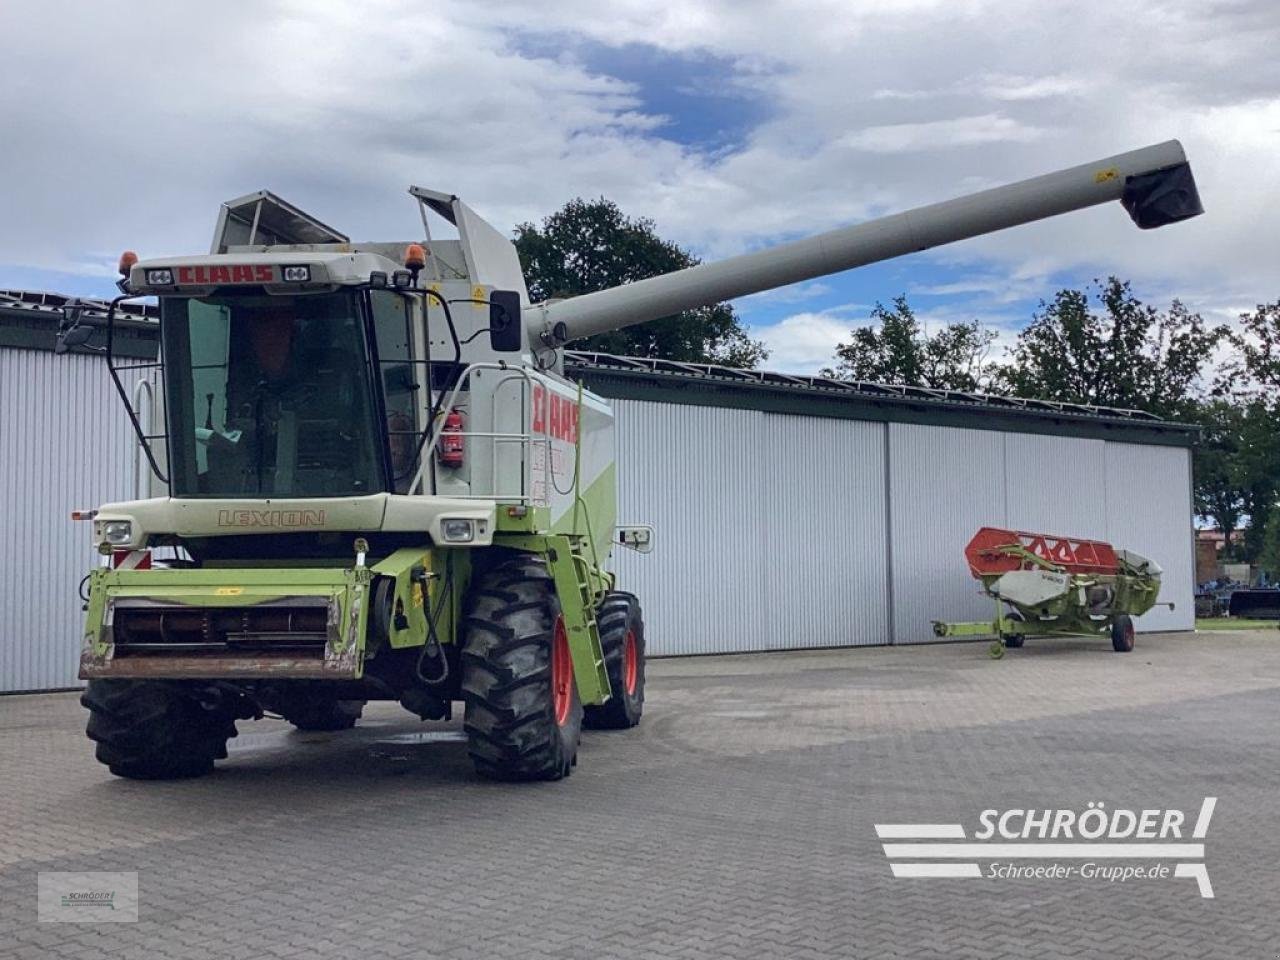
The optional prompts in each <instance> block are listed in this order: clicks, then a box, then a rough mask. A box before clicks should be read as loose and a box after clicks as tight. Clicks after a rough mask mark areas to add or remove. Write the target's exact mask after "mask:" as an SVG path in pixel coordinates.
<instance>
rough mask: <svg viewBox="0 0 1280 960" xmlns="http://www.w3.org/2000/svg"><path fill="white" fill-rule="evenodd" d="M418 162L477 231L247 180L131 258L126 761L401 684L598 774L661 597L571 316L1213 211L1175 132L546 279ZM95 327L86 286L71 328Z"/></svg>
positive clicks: (648, 309) (105, 538)
mask: <svg viewBox="0 0 1280 960" xmlns="http://www.w3.org/2000/svg"><path fill="white" fill-rule="evenodd" d="M409 192H410V194H411V195H412V196H413V197H414V198H415V199H416V200H417V202H418V205H419V212H420V213H421V215H422V220H423V227H424V231H426V227H427V225H428V211H432V212H434V213H435V214H436V215H439V216H441V217H443V218H444V219H445V220H447V221H449V222H451V223H452V224H454V225H455V226H456V227H457V230H458V239H456V240H454V239H449V240H432V239H431V237H430V234H429V231H428V232H427V233H426V236H425V238H424V239H422V240H420V241H416V242H409V243H405V242H396V243H386V242H375V243H353V242H351V241H350V240H349V239H348V238H347V237H346V236H344V235H342V234H340V233H338V232H337V231H335V230H333V229H332V228H331V227H328V226H326V225H325V224H323V223H321V222H320V221H318V220H316V219H315V218H313V217H310V216H308V215H307V214H305V213H303V212H302V211H301V210H298V209H297V208H296V207H293V206H290V205H289V204H287V203H285V202H284V201H282V200H280V199H279V198H277V197H275V196H274V195H272V194H270V193H267V192H261V193H257V194H252V195H250V196H248V197H244V198H242V199H240V200H237V201H233V202H231V203H229V204H226V205H224V206H223V208H222V211H221V214H220V217H219V220H218V226H217V229H216V232H215V237H214V245H213V251H212V253H210V254H207V255H197V256H182V257H172V258H167V259H159V260H148V261H142V262H139V261H138V260H137V258H136V257H135V256H134V255H133V254H131V253H127V254H126V255H125V256H124V257H122V260H121V270H122V273H123V274H124V279H123V280H122V281H121V282H120V287H121V290H122V294H123V295H122V296H121V297H119V298H117V299H116V300H115V301H113V303H112V306H111V310H110V311H109V312H108V315H107V318H106V321H105V326H106V331H105V333H106V348H105V349H106V352H107V355H108V363H109V366H110V369H111V373H112V376H113V379H114V381H115V384H116V387H117V389H118V390H119V393H120V396H121V398H122V399H123V400H124V401H125V403H126V405H127V406H128V411H129V416H130V418H131V419H132V421H133V425H134V428H135V430H136V432H137V435H138V441H139V443H140V444H141V450H142V452H143V453H144V454H145V456H146V458H147V461H148V463H149V465H150V468H151V475H150V487H149V490H147V491H139V493H140V494H141V495H142V498H141V499H138V500H133V501H130V502H123V503H111V504H107V505H105V506H102V507H101V508H99V509H97V510H86V511H83V514H82V515H83V516H85V517H88V518H91V519H92V530H93V542H94V544H95V545H96V546H97V548H98V550H99V552H100V553H101V554H103V555H104V557H111V558H113V559H114V563H113V565H112V566H110V567H108V566H105V565H104V566H103V567H100V568H98V569H95V570H93V571H92V573H91V576H90V577H89V581H88V584H89V593H88V604H87V618H86V622H85V628H84V636H83V652H82V655H81V661H80V676H81V677H82V678H84V679H87V680H88V681H89V684H88V689H87V690H86V692H85V694H84V697H83V702H84V704H85V706H87V707H88V708H89V711H90V715H89V723H88V734H89V737H90V738H91V739H93V740H95V741H96V742H97V756H98V759H99V760H100V761H102V762H103V763H105V764H106V765H107V766H108V767H109V768H110V769H111V771H112V772H113V773H115V774H118V775H120V776H125V777H137V778H162V777H181V776H194V775H198V774H202V773H205V772H207V771H208V770H210V769H211V768H212V767H213V764H214V761H215V760H216V759H218V758H221V757H225V756H226V744H227V740H228V738H229V737H232V736H234V735H235V733H236V727H235V722H236V721H237V720H239V719H248V718H252V717H260V716H262V715H263V714H264V713H265V712H273V713H277V714H280V715H282V716H283V717H285V718H286V719H287V720H289V721H291V722H292V723H293V724H294V725H296V726H297V727H299V728H302V729H341V728H344V727H349V726H351V725H352V724H353V723H355V721H356V718H357V716H358V715H359V713H360V711H361V709H362V707H363V705H364V703H365V702H366V701H368V700H371V699H380V700H391V701H398V702H399V703H400V704H401V705H403V706H404V707H405V708H406V709H407V710H409V711H410V712H412V713H414V714H416V715H418V716H419V717H422V718H424V719H442V718H446V717H448V716H450V714H451V711H452V709H453V705H454V703H456V702H458V701H461V702H463V704H464V705H465V714H464V727H465V730H466V736H467V741H468V750H469V752H470V755H471V757H472V759H473V761H474V764H475V767H476V769H477V771H478V772H479V773H480V774H481V775H483V776H487V777H494V778H500V779H510V780H541V779H557V778H559V777H563V776H565V775H567V774H568V773H569V772H570V771H571V770H572V768H573V765H574V763H575V762H576V760H577V752H578V741H579V730H580V728H581V726H582V725H583V724H584V723H585V724H587V725H590V726H595V727H614V728H624V727H630V726H633V725H634V724H636V723H637V722H638V721H639V720H640V714H641V710H642V707H643V703H644V642H645V641H644V624H643V621H642V618H641V613H640V603H639V601H638V600H637V598H636V597H635V596H633V595H632V594H630V593H627V592H625V590H623V589H620V585H619V584H617V583H616V582H615V578H614V575H613V574H612V573H610V572H609V571H608V569H607V567H606V564H607V562H608V558H609V553H610V550H611V549H612V548H613V547H614V546H615V545H619V544H621V545H623V546H628V547H635V548H638V549H641V550H647V549H649V547H650V546H651V545H652V537H651V531H650V530H649V529H648V528H646V527H643V526H634V527H621V528H616V527H615V526H614V522H615V510H616V507H615V475H614V459H613V416H612V412H611V411H610V408H609V406H608V404H606V403H605V402H604V401H603V400H602V399H600V398H599V397H597V396H594V395H593V394H591V393H589V392H587V391H585V390H583V389H582V388H581V386H580V385H577V384H573V383H571V382H569V381H568V380H567V379H566V378H565V377H564V375H563V371H564V354H563V349H562V348H563V347H564V345H565V343H567V342H568V341H571V340H576V339H579V338H582V337H586V336H590V335H591V334H596V333H601V332H603V331H607V330H616V329H618V328H620V327H626V326H628V325H630V324H636V323H643V322H645V321H648V320H655V319H658V318H661V317H666V316H670V315H672V314H675V313H677V312H679V311H682V310H687V309H690V308H693V307H697V306H700V305H705V304H712V303H716V302H719V301H721V300H725V299H729V298H733V297H740V296H744V295H746V294H750V293H755V292H758V291H761V290H767V289H770V288H773V287H778V286H782V285H784V284H788V283H795V282H797V281H801V280H807V279H811V278H813V277H819V276H823V275H826V274H830V273H835V272H838V271H841V270H848V269H850V268H852V267H857V266H861V265H863V264H868V263H873V262H876V261H880V260H885V259H888V258H890V257H897V256H901V255H903V254H908V253H913V252H916V251H919V250H926V249H929V248H930V247H935V246H938V245H940V244H945V243H951V242H953V241H957V240H962V239H964V238H966V237H974V236H978V235H980V234H985V233H991V232H993V231H996V230H1002V229H1005V228H1006V227H1013V226H1016V225H1018V224H1023V223H1029V222H1031V221H1034V220H1040V219H1042V218H1045V217H1052V216H1056V215H1058V214H1063V213H1067V212H1069V211H1072V210H1079V209H1082V208H1084V207H1090V206H1093V205H1095V204H1100V203H1105V202H1108V201H1113V200H1119V201H1120V202H1121V203H1122V205H1123V206H1124V207H1125V209H1126V210H1127V211H1128V213H1129V215H1130V216H1131V217H1132V219H1133V220H1134V222H1135V223H1137V225H1138V226H1139V227H1142V228H1144V229H1146V228H1151V227H1159V226H1163V225H1165V224H1168V223H1173V222H1175V221H1179V220H1184V219H1186V218H1188V217H1193V216H1195V215H1197V214H1199V213H1200V212H1201V207H1200V199H1199V196H1198V195H1197V192H1196V188H1195V182H1194V180H1193V178H1192V176H1191V170H1190V167H1189V166H1188V165H1187V162H1186V158H1185V156H1184V155H1183V151H1182V147H1181V146H1180V145H1179V144H1178V143H1177V142H1176V141H1169V142H1167V143H1162V144H1157V145H1155V146H1151V147H1146V148H1144V149H1141V150H1136V151H1133V152H1131V153H1124V154H1120V155H1118V156H1113V157H1107V158H1105V159H1102V160H1099V161H1097V162H1095V163H1089V164H1084V165H1082V166H1078V167H1072V168H1070V169H1067V170H1062V171H1059V172H1057V173H1051V174H1048V175H1046V176H1041V177H1036V178H1034V179H1031V180H1024V181H1021V182H1019V183H1014V184H1010V185H1008V186H1003V187H997V188H995V189H991V190H986V191H983V192H981V193H976V194H973V195H970V196H965V197H961V198H959V199H955V200H950V201H947V202H943V203H936V204H933V205H930V206H926V207H921V208H919V209H917V210H913V211H910V212H907V213H900V214H895V215H893V216H888V217H884V218H882V219H879V220H873V221H871V222H868V223H864V224H861V225H858V226H852V227H846V228H843V229H839V230H834V231H831V232H829V233H825V234H822V235H820V236H816V237H813V238H810V239H807V240H801V241H798V242H794V243H788V244H784V245H781V246H778V247H774V248H772V249H767V250H761V251H758V252H753V253H749V254H746V255H744V256H739V257H735V258H732V259H729V260H725V261H722V262H719V263H707V264H702V265H699V266H695V267H691V268H689V269H686V270H681V271H678V272H675V273H671V274H667V275H665V276H660V277H654V278H652V279H647V280H641V281H638V282H636V283H631V284H627V285H625V286H622V287H617V288H614V289H610V290H604V291H600V292H597V293H591V294H587V295H585V296H581V297H577V298H575V299H572V300H566V301H563V302H549V303H543V304H531V303H529V299H528V293H527V290H526V286H525V282H524V277H523V275H522V273H521V268H520V261H519V259H518V257H517V255H516V251H515V248H514V246H513V245H512V244H511V242H510V241H509V240H508V239H507V238H506V237H505V236H504V235H503V234H502V233H501V232H499V231H498V230H496V229H495V228H494V227H492V226H490V225H489V224H487V223H486V222H485V221H484V220H482V219H481V218H480V217H479V216H478V215H477V214H476V213H475V212H474V211H473V210H472V209H471V208H470V207H468V206H467V205H466V204H464V203H463V202H462V201H461V200H459V199H458V198H457V197H456V196H453V195H451V194H447V193H438V192H436V191H433V190H426V189H423V188H419V187H413V188H411V189H410V191H409ZM143 296H147V297H156V298H158V299H159V313H160V340H161V359H160V362H159V363H158V364H155V365H153V368H151V369H142V370H139V369H138V367H137V365H133V366H132V367H122V366H120V365H119V364H117V363H116V358H115V357H114V356H113V355H112V331H113V329H114V326H113V324H114V318H115V316H116V313H117V310H118V305H119V304H120V303H121V302H123V301H125V300H128V299H130V298H132V297H143ZM94 332H95V330H94V326H93V324H92V323H91V322H90V320H89V318H88V317H86V316H85V315H84V314H83V313H82V312H81V311H79V310H78V309H77V307H76V305H74V304H69V305H68V307H67V309H66V316H65V317H64V320H63V323H62V325H61V328H60V340H59V347H60V349H63V350H65V349H68V348H71V347H74V346H84V345H85V344H86V341H87V340H88V339H89V337H90V335H91V334H93V333H94ZM131 370H132V371H134V373H135V375H140V376H141V378H142V379H141V380H140V381H139V382H138V383H137V384H133V383H130V384H128V385H126V383H125V381H124V379H122V378H123V377H125V376H127V375H128V374H129V372H130V371H131ZM152 384H154V385H155V388H156V390H155V396H154V400H152V401H151V402H150V403H146V402H142V403H137V404H136V405H135V404H133V403H132V402H131V399H130V397H131V394H132V395H133V396H137V397H139V398H140V399H142V398H145V397H146V396H147V394H148V392H149V391H148V387H149V386H150V385H152ZM148 494H149V495H148ZM734 535H735V533H734V531H732V530H726V531H725V536H726V537H732V536H734ZM156 548H163V549H164V550H165V551H166V553H171V554H172V555H173V556H174V557H175V558H176V559H174V560H172V561H170V562H168V563H166V564H165V565H164V566H163V567H162V566H161V565H160V564H159V562H154V563H153V560H155V559H157V557H158V556H159V555H153V553H152V551H153V550H154V549H156Z"/></svg>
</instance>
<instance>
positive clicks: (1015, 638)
mask: <svg viewBox="0 0 1280 960" xmlns="http://www.w3.org/2000/svg"><path fill="white" fill-rule="evenodd" d="M1005 619H1006V620H1009V621H1011V622H1013V623H1024V622H1026V619H1027V618H1026V617H1024V616H1023V615H1022V611H1021V610H1011V611H1009V615H1008V616H1007V617H1005ZM1026 640H1027V638H1026V635H1025V634H1021V633H1006V634H1005V635H1004V645H1005V646H1006V647H1008V648H1009V649H1010V650H1017V649H1019V648H1020V647H1021V646H1022V645H1023V644H1024V643H1026Z"/></svg>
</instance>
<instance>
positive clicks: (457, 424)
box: [436, 410, 463, 467]
mask: <svg viewBox="0 0 1280 960" xmlns="http://www.w3.org/2000/svg"><path fill="white" fill-rule="evenodd" d="M436 459H437V460H439V461H440V466H442V467H460V466H462V460H463V441H462V414H460V413H459V412H458V411H457V410H450V411H449V413H448V414H447V415H446V416H445V418H444V427H443V428H442V429H441V431H440V443H439V444H437V445H436Z"/></svg>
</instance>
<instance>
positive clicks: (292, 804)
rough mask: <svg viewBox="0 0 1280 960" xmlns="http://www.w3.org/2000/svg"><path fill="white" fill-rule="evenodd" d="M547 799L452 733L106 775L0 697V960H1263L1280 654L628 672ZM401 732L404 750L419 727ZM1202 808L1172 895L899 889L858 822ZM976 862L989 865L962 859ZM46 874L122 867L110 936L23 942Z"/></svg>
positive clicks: (997, 887)
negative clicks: (1201, 825)
mask: <svg viewBox="0 0 1280 960" xmlns="http://www.w3.org/2000/svg"><path fill="white" fill-rule="evenodd" d="M649 693H650V697H649V704H648V710H647V713H646V716H645V721H644V723H643V724H642V725H641V727H640V728H639V729H638V730H636V731H633V732H631V733H629V734H617V733H588V734H587V735H586V736H585V738H584V743H583V749H582V755H581V763H580V765H579V767H578V769H577V771H576V772H575V774H574V776H573V777H572V778H570V779H569V780H567V781H565V782H563V783H560V784H545V785H533V786H523V787H521V786H501V785H490V784H485V783H481V782H478V781H477V780H476V779H475V777H474V776H473V775H472V773H471V771H470V768H469V765H468V763H467V761H466V757H465V755H464V752H463V745H462V744H461V743H460V742H458V739H457V735H456V727H453V728H451V727H449V726H447V725H440V724H432V725H423V724H419V723H417V722H416V721H415V720H413V719H411V718H410V719H407V720H406V719H404V718H403V715H402V714H399V713H398V712H396V711H395V710H394V709H390V708H384V707H379V708H378V709H376V710H373V711H371V716H370V719H369V720H368V721H366V722H365V723H364V724H363V726H362V728H361V729H358V730H356V731H352V732H349V733H344V734H334V735H329V734H325V735H317V734H308V735H302V734H296V733H293V732H291V731H289V730H288V729H287V728H284V727H283V726H282V725H281V724H280V723H273V722H270V721H264V722H260V723H258V724H256V725H255V724H249V723H242V724H241V728H242V730H243V731H244V732H243V733H242V734H241V736H240V737H239V739H238V741H233V744H235V746H234V747H233V753H232V755H231V758H230V759H229V760H228V761H226V762H224V763H222V764H221V766H220V768H219V770H218V772H217V773H216V774H214V775H213V776H211V777H209V778H206V779H203V780H198V781H188V782H183V783H170V784H163V783H150V784H149V783H132V782H126V781H122V780H117V779H115V778H113V777H111V776H110V775H109V774H108V773H107V772H106V770H105V769H103V768H101V767H99V766H98V765H97V764H96V763H95V762H94V761H93V759H92V755H91V750H90V744H89V742H88V741H86V740H84V739H83V734H82V726H83V719H84V718H83V716H82V711H81V709H80V708H79V706H78V705H77V704H76V700H75V697H74V696H71V695H51V696H41V697H9V698H0V956H3V957H5V958H6V960H7V958H11V957H12V958H33V960H34V958H46V957H68V958H82V957H83V958H89V957H117V956H130V957H159V958H179V957H201V958H204V957H228V958H237V960H240V958H259V957H270V958H284V957H299V958H303V957H315V956H343V957H350V958H388V957H406V958H407V957H414V958H421V957H437V956H438V957H445V958H459V960H461V958H507V957H510V958H538V957H557V958H578V957H581V958H588V957H592V958H596V957H644V958H654V957H750V958H753V960H755V958H759V957H778V958H786V960H792V958H795V960H803V958H824V957H862V956H868V957H870V956H874V957H889V956H904V957H906V956H910V957H916V956H920V957H984V958H990V957H1016V958H1023V957H1040V956H1046V957H1049V956H1054V957H1056V956H1072V957H1084V956H1097V957H1107V958H1118V957H1162V958H1163V957H1182V956H1186V957H1207V956H1222V957H1232V958H1244V957H1263V958H1268V960H1271V958H1274V957H1276V956H1277V955H1278V954H1280V869H1278V868H1277V863H1280V823H1278V817H1277V815H1278V814H1280V744H1278V743H1277V721H1278V720H1280V635H1278V634H1277V633H1276V632H1275V631H1265V632H1264V631H1257V632H1255V633H1230V634H1228V633H1220V634H1201V635H1198V636H1186V635H1184V636H1158V637H1157V636H1152V637H1145V636H1144V637H1141V638H1139V648H1138V651H1136V652H1135V653H1134V654H1132V655H1129V656H1118V655H1115V654H1113V653H1111V652H1110V650H1109V649H1107V648H1106V647H1104V646H1103V645H1099V644H1092V643H1085V642H1074V641H1042V642H1039V643H1036V642H1034V641H1033V642H1032V643H1031V644H1029V645H1028V647H1027V648H1026V649H1024V650H1022V651H1013V652H1011V653H1010V654H1009V656H1008V657H1007V658H1006V659H1005V660H1004V661H1002V662H1000V663H993V662H991V661H989V660H988V659H987V658H986V656H985V646H983V645H977V644H963V645H961V644H955V645H944V646H929V647H914V648H898V649H891V648H881V649H871V650H848V651H839V652H816V653H802V654H785V655H758V656H751V657H725V658H707V659H698V660H668V661H661V662H655V663H653V664H651V666H650V691H649ZM423 731H429V733H427V735H426V736H423ZM1205 796H1216V797H1218V804H1217V809H1216V812H1215V814H1214V816H1213V819H1212V822H1211V826H1210V828H1209V831H1208V835H1207V838H1206V840H1205V862H1206V863H1207V865H1208V871H1209V875H1210V878H1211V880H1212V883H1213V888H1214V891H1215V893H1216V899H1202V898H1201V897H1200V896H1199V894H1198V892H1197V887H1196V883H1195V882H1194V881H1193V880H1189V879H1177V880H1147V881H1137V880H1134V881H1129V882H1127V883H1107V882H1104V881H1100V880H1092V881H1088V880H1083V879H1079V878H1073V879H1069V880H1057V881H1044V880H1040V881H1035V880H993V879H894V878H893V877H892V875H891V872H890V868H889V866H888V864H887V862H886V860H885V857H884V854H883V851H882V849H881V846H880V844H879V842H878V841H877V839H876V835H875V828H874V825H875V824H876V823H877V822H886V821H891V822H906V823H913V822H914V823H920V822H953V823H962V824H964V825H965V827H966V829H967V830H968V831H969V834H970V836H972V833H973V831H974V829H975V828H976V826H977V818H978V814H979V812H980V811H981V810H983V809H986V808H1005V807H1026V808H1045V807H1058V806H1065V807H1070V808H1072V809H1075V810H1077V811H1084V810H1086V809H1087V804H1088V802H1090V801H1103V802H1105V803H1106V804H1107V807H1108V809H1110V808H1113V807H1116V806H1123V807H1139V808H1141V807H1177V808H1182V809H1184V810H1186V811H1188V817H1189V818H1190V819H1194V817H1195V813H1196V811H1198V810H1199V808H1200V804H1201V800H1202V798H1203V797H1205ZM984 867H985V864H984ZM42 870H127V871H137V872H138V874H139V878H140V890H141V916H142V919H141V921H140V922H138V923H136V924H111V925H106V924H49V923H44V924H39V923H37V922H35V891H36V874H37V872H38V871H42Z"/></svg>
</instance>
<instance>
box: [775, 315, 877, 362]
mask: <svg viewBox="0 0 1280 960" xmlns="http://www.w3.org/2000/svg"><path fill="white" fill-rule="evenodd" d="M852 326H854V323H853V322H851V321H849V320H846V319H840V318H837V317H834V316H832V315H831V314H830V313H797V314H793V315H792V316H789V317H786V318H784V319H783V320H780V321H779V322H778V323H774V324H770V325H768V326H760V327H753V328H752V330H751V335H752V336H753V337H755V338H756V339H758V340H762V341H764V345H765V347H766V348H767V349H768V351H769V360H768V362H767V363H766V364H765V366H767V367H768V368H769V369H770V370H777V371H779V372H780V373H805V374H814V373H817V372H818V371H819V370H821V369H822V368H823V367H825V366H830V365H831V364H832V363H833V362H834V359H835V352H836V344H838V343H839V342H840V341H841V340H847V339H848V338H849V329H850V327H852Z"/></svg>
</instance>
